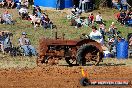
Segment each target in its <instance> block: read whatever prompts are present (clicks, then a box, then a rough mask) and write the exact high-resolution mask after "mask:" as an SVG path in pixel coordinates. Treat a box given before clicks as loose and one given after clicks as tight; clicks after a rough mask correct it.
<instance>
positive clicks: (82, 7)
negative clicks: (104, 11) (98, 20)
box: [79, 0, 85, 12]
mask: <svg viewBox="0 0 132 88" xmlns="http://www.w3.org/2000/svg"><path fill="white" fill-rule="evenodd" d="M79 9H81V11H82V12H84V11H85V1H84V0H80V1H79Z"/></svg>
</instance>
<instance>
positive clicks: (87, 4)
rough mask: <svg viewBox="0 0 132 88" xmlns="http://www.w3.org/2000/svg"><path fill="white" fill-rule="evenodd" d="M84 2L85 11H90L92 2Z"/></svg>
mask: <svg viewBox="0 0 132 88" xmlns="http://www.w3.org/2000/svg"><path fill="white" fill-rule="evenodd" d="M84 1H85V11H88V10H89V7H90V2H91V0H84Z"/></svg>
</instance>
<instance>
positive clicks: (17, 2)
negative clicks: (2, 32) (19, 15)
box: [15, 0, 21, 9]
mask: <svg viewBox="0 0 132 88" xmlns="http://www.w3.org/2000/svg"><path fill="white" fill-rule="evenodd" d="M15 4H16V8H17V9H20V8H21V0H15Z"/></svg>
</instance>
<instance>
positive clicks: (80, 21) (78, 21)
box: [75, 16, 82, 28]
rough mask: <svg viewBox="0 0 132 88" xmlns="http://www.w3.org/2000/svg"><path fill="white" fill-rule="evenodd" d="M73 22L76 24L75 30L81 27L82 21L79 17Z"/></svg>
mask: <svg viewBox="0 0 132 88" xmlns="http://www.w3.org/2000/svg"><path fill="white" fill-rule="evenodd" d="M75 22H76V26H75V28H79V27H81V26H82V20H81V19H80V17H79V16H77V17H76V18H75Z"/></svg>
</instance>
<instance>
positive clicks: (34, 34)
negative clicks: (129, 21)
mask: <svg viewBox="0 0 132 88" xmlns="http://www.w3.org/2000/svg"><path fill="white" fill-rule="evenodd" d="M4 10H5V9H0V11H1V13H2V12H3V11H4ZM8 11H9V13H11V14H12V15H13V19H14V20H16V24H15V25H4V24H0V30H9V31H10V32H12V33H13V37H12V39H11V40H12V42H13V45H14V46H18V38H19V37H20V36H21V33H22V32H23V31H25V32H27V34H28V37H29V38H30V39H31V43H32V45H34V46H35V47H36V48H38V41H39V38H40V37H42V36H44V37H47V38H54V32H55V31H57V32H58V34H59V35H58V36H59V37H61V36H62V33H65V39H78V38H79V37H80V35H81V34H82V33H87V34H89V33H90V32H91V28H89V27H88V28H87V27H81V28H80V29H76V28H74V27H71V26H69V24H70V21H68V20H67V19H66V15H67V13H68V10H67V9H66V10H62V11H55V10H44V12H46V13H47V14H48V15H49V18H50V19H51V20H52V21H53V23H54V24H55V25H56V26H57V29H53V30H50V29H47V30H45V31H44V29H43V28H42V27H38V28H37V30H36V31H35V30H34V27H33V26H32V25H31V23H30V21H26V20H20V19H19V15H18V11H17V10H16V9H13V10H12V9H9V10H8ZM98 11H100V12H101V13H102V16H103V19H104V20H105V21H106V29H107V30H108V28H109V26H110V25H111V23H112V22H113V21H114V22H115V23H116V26H117V28H118V30H120V31H121V32H122V36H124V37H125V38H126V36H127V34H128V33H132V28H131V27H126V26H122V25H120V24H119V23H118V22H116V20H115V18H114V14H115V13H117V12H118V11H117V10H115V9H108V8H105V9H100V10H95V11H93V13H94V15H96V14H97V12H98ZM29 12H31V10H29ZM88 14H89V13H84V14H82V16H85V17H87V16H88ZM97 27H98V25H97ZM0 58H1V60H0V68H1V67H8V66H9V67H19V66H20V67H21V66H25V67H30V66H31V67H34V66H36V65H35V58H34V57H33V58H29V57H14V58H12V57H9V56H7V55H4V57H3V55H2V54H0ZM3 58H4V59H3ZM2 60H3V61H2ZM6 60H11V61H14V62H11V61H9V62H8V61H6ZM4 61H5V62H4ZM106 61H107V60H106ZM3 62H4V63H7V64H4V65H3ZM30 62H31V63H30ZM130 62H132V61H131V60H128V61H126V62H125V63H129V65H130ZM14 63H15V64H17V65H13V66H10V65H8V64H14ZM22 63H24V65H22Z"/></svg>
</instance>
